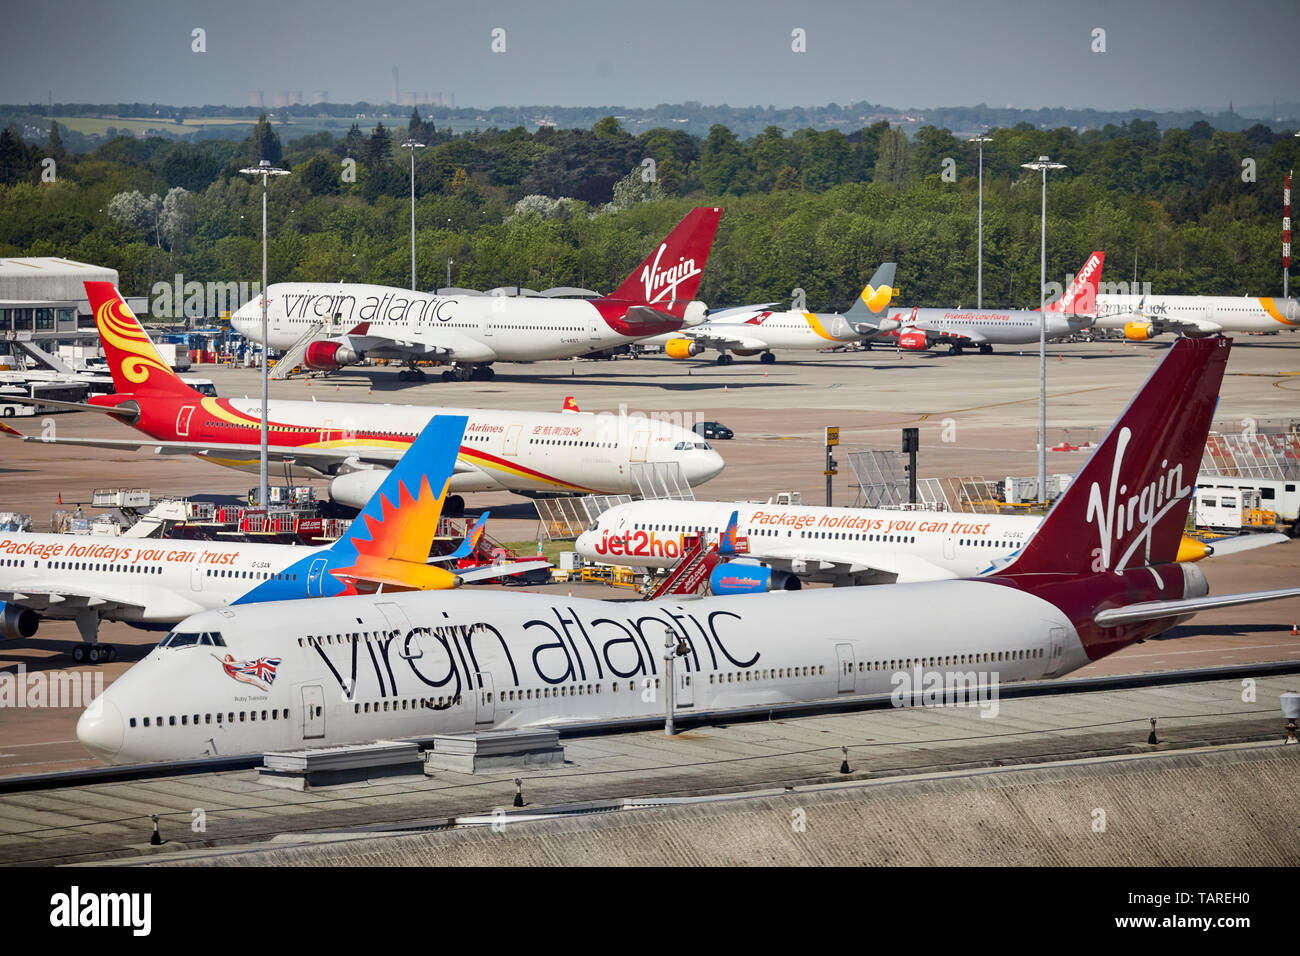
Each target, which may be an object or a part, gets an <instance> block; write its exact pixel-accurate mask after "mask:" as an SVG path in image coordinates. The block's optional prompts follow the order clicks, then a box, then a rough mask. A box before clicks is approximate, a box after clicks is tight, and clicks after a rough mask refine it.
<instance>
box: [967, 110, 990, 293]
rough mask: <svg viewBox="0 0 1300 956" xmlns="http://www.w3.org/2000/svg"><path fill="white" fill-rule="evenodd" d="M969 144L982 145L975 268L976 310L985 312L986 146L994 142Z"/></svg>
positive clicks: (987, 139)
mask: <svg viewBox="0 0 1300 956" xmlns="http://www.w3.org/2000/svg"><path fill="white" fill-rule="evenodd" d="M968 142H971V143H979V144H980V164H979V177H980V188H979V195H980V207H979V208H980V212H979V242H978V249H979V252H978V253H977V254H978V256H979V259H978V264H977V265H976V267H975V276H976V279H975V308H976V309H978V310H980V311H983V309H984V144H985V143H991V142H993V138H992V137H990V136H973V137H971V138H970V139H969V140H968Z"/></svg>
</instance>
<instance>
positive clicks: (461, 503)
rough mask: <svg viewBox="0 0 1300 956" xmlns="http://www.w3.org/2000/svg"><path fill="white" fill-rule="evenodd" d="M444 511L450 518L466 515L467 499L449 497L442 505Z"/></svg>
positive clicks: (456, 496) (455, 496)
mask: <svg viewBox="0 0 1300 956" xmlns="http://www.w3.org/2000/svg"><path fill="white" fill-rule="evenodd" d="M442 510H443V513H444V514H445V515H447V517H449V518H459V517H460V516H461V515H463V514H464V513H465V499H464V498H462V497H461V496H460V495H448V496H447V500H446V501H444V502H443V503H442Z"/></svg>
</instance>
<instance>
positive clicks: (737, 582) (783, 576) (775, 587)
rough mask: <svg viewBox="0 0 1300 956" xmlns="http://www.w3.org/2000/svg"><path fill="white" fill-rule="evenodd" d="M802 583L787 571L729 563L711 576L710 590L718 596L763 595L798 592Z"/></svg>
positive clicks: (720, 565)
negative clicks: (764, 593)
mask: <svg viewBox="0 0 1300 956" xmlns="http://www.w3.org/2000/svg"><path fill="white" fill-rule="evenodd" d="M802 586H803V584H802V582H801V581H800V580H799V579H798V578H797V577H795V576H794V575H793V574H790V573H789V572H787V571H773V570H772V569H771V568H769V567H767V566H765V565H762V564H746V563H744V562H741V561H727V562H725V563H723V564H719V565H718V566H717V567H716V568H714V569H713V573H712V574H710V575H709V588H710V589H711V590H712V591H713V593H714V594H717V595H725V594H762V593H763V592H764V591H798V590H799V589H800V588H801V587H802Z"/></svg>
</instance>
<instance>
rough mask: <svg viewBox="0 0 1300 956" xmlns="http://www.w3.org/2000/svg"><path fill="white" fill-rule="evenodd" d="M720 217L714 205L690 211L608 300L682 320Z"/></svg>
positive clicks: (697, 284)
mask: <svg viewBox="0 0 1300 956" xmlns="http://www.w3.org/2000/svg"><path fill="white" fill-rule="evenodd" d="M721 218H722V210H721V209H720V208H718V207H716V206H714V207H707V206H701V207H699V208H696V209H692V210H691V211H690V212H688V213H687V214H686V217H685V218H684V219H683V220H682V221H681V222H679V223H678V224H677V226H676V227H675V228H674V229H673V231H672V232H670V233H668V237H667V238H666V239H664V241H663V242H661V243H659V244H658V245H657V246H655V250H654V252H652V253H650V255H648V256H646V257H645V259H644V260H643V261H642V262H641V264H640V265H639V266H637V267H636V268H635V269H633V270H632V274H631V275H629V276H628V277H627V278H626V279H624V280H623V284H622V285H620V286H619V287H618V288H617V289H615V290H614V293H613V295H611V296H610V297H609V298H610V299H616V300H618V301H619V302H626V303H630V304H633V305H650V306H653V307H654V308H655V309H656V310H657V311H659V312H667V313H668V314H669V315H673V316H676V317H677V318H679V319H680V318H683V317H684V316H685V314H686V306H687V305H688V304H689V303H690V302H691V300H692V299H694V298H695V293H696V292H698V291H699V288H700V276H701V275H702V274H703V272H704V264H705V263H706V262H708V261H709V250H710V249H712V248H713V236H714V233H716V232H717V231H718V220H720V219H721Z"/></svg>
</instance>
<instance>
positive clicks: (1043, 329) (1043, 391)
mask: <svg viewBox="0 0 1300 956" xmlns="http://www.w3.org/2000/svg"><path fill="white" fill-rule="evenodd" d="M1020 168H1021V169H1037V170H1040V171H1041V172H1042V174H1043V224H1042V227H1041V236H1042V250H1041V259H1040V261H1039V271H1038V502H1039V504H1047V171H1048V170H1049V169H1065V168H1066V166H1065V164H1064V163H1054V162H1052V161H1051V160H1050V159H1048V158H1047V157H1046V156H1039V157H1038V161H1037V162H1033V163H1021V164H1020Z"/></svg>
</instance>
